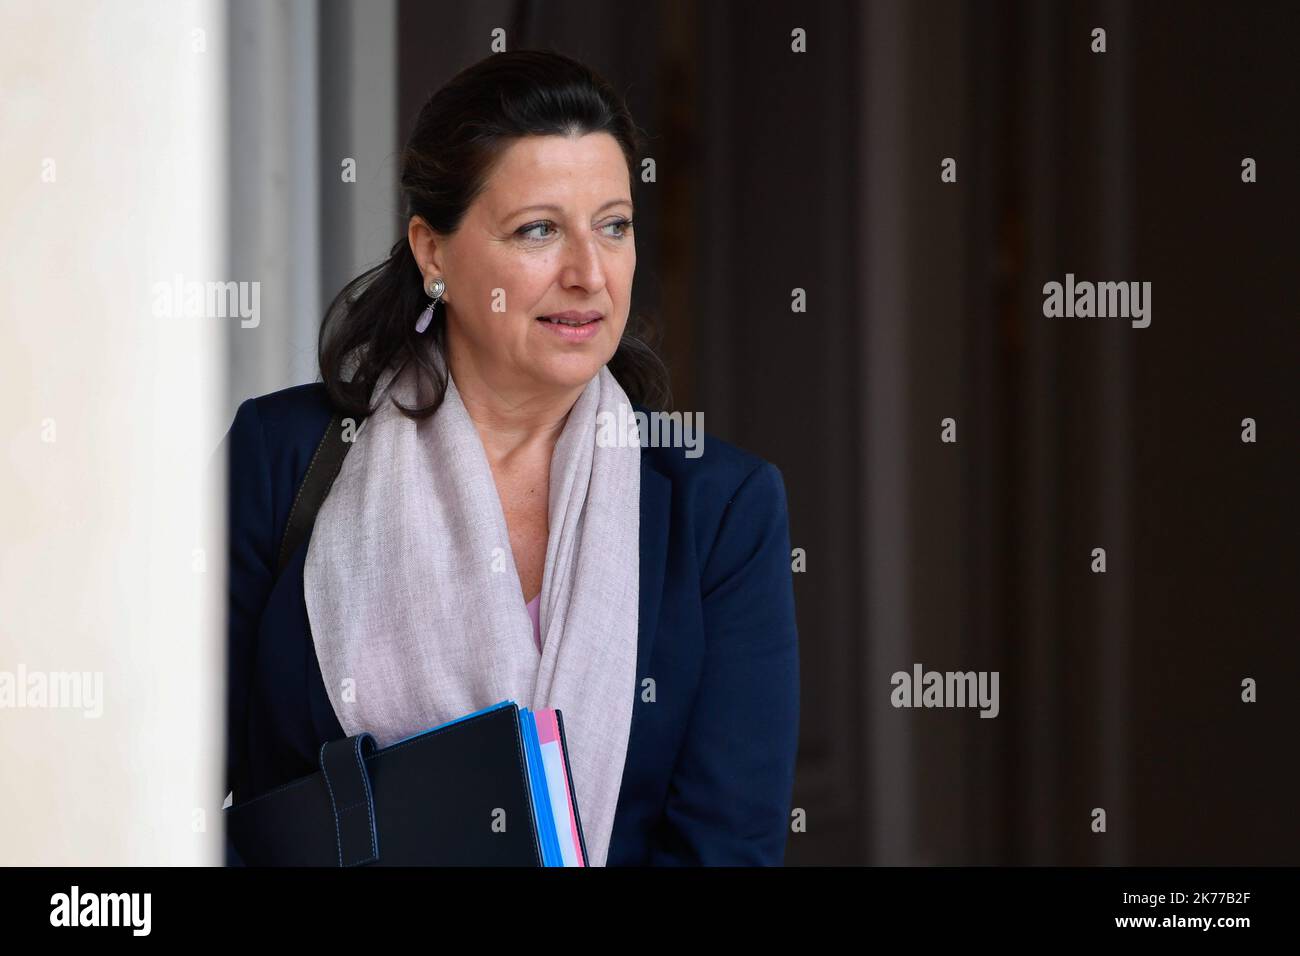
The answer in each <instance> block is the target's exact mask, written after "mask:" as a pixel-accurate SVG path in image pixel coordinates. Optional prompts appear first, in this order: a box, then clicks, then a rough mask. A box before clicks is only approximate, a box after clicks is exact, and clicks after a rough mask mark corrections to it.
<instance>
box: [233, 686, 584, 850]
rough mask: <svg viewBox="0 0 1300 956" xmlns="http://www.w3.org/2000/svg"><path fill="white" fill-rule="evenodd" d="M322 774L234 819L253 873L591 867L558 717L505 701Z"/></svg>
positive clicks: (361, 751)
mask: <svg viewBox="0 0 1300 956" xmlns="http://www.w3.org/2000/svg"><path fill="white" fill-rule="evenodd" d="M319 763H320V770H319V771H318V772H316V773H314V774H311V775H309V776H305V777H301V778H299V779H298V780H295V781H292V782H291V783H288V784H285V785H284V786H282V787H279V788H276V789H275V790H271V791H268V792H267V793H264V794H260V795H258V796H255V797H253V798H252V799H249V800H241V801H240V802H238V803H235V804H234V805H233V806H231V807H229V808H228V809H227V810H226V811H224V813H225V822H226V833H227V842H228V846H229V848H230V850H231V851H232V852H231V854H230V855H231V857H232V858H234V859H235V860H238V861H239V862H242V863H245V864H247V865H254V866H361V865H376V866H493V865H504V866H585V865H586V859H587V854H586V844H585V840H584V838H583V835H582V822H581V818H580V817H579V815H578V801H577V795H576V793H575V791H574V788H573V777H572V773H571V772H570V769H569V755H568V745H567V741H566V738H565V735H564V718H563V715H562V714H561V713H560V711H559V710H554V709H548V710H541V711H531V710H529V709H527V708H519V707H518V706H516V704H515V703H514V701H510V700H505V701H501V702H500V703H498V704H495V705H494V706H492V707H487V708H484V709H483V710H478V711H475V712H474V713H472V714H466V715H465V716H464V717H459V718H457V719H456V720H452V721H448V722H447V723H445V724H440V725H438V726H437V727H431V728H429V729H428V730H425V731H421V732H420V733H418V734H412V735H411V736H409V737H405V738H403V739H401V740H398V741H396V742H394V743H392V744H390V745H389V746H387V747H385V748H383V749H382V750H380V749H378V748H377V747H376V745H375V740H374V738H373V737H372V736H371V735H370V734H367V733H361V734H357V735H355V736H352V737H346V738H341V739H339V740H335V741H330V742H328V743H326V744H325V745H323V746H322V747H321V750H320V760H319Z"/></svg>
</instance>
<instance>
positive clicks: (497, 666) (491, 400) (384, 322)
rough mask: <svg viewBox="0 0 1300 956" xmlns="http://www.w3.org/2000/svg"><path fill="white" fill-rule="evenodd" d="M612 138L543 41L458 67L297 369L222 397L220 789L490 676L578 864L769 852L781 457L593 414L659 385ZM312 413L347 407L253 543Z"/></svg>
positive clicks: (779, 621)
mask: <svg viewBox="0 0 1300 956" xmlns="http://www.w3.org/2000/svg"><path fill="white" fill-rule="evenodd" d="M638 145H639V141H638V134H637V130H636V127H635V125H634V123H633V121H632V119H631V117H630V116H629V114H628V112H627V109H626V107H625V106H624V105H623V103H622V102H621V101H620V99H619V98H618V96H617V95H616V94H615V93H614V92H613V91H612V90H611V89H610V87H609V86H608V85H607V84H606V83H605V82H604V81H603V80H602V79H600V78H599V77H597V76H596V75H594V74H593V73H592V71H590V70H589V69H587V68H586V67H584V66H582V65H580V64H578V63H576V62H574V61H572V60H570V59H567V58H565V57H562V56H560V55H557V54H553V53H544V52H513V53H503V54H498V55H495V56H492V57H490V58H489V59H487V60H484V61H483V62H481V63H479V64H477V65H475V66H473V67H471V68H469V69H467V70H465V71H464V72H462V73H461V74H460V75H458V76H457V77H455V78H454V79H453V80H452V81H451V82H450V83H448V84H447V85H446V86H445V87H443V88H442V89H441V90H439V91H438V92H437V93H436V94H435V95H434V96H432V97H431V98H430V100H429V101H428V102H427V103H426V104H425V106H424V108H423V109H422V111H421V113H420V116H419V119H418V122H417V124H416V128H415V131H414V132H413V134H412V136H411V139H410V142H409V143H408V144H407V146H406V149H405V151H404V153H403V158H402V177H401V183H402V193H403V199H404V203H405V207H406V213H407V215H406V217H405V218H406V221H407V224H408V232H407V236H406V237H405V238H404V239H403V240H402V241H400V242H399V243H398V244H397V245H396V246H394V248H393V250H392V253H391V255H390V257H389V258H388V259H387V260H386V261H385V262H383V263H382V264H381V265H379V266H377V267H376V268H374V269H371V270H369V271H368V272H366V273H364V274H363V275H361V276H360V277H358V278H357V279H356V280H354V281H353V282H352V283H350V284H349V285H348V286H347V287H346V288H345V289H344V290H343V291H342V292H341V293H340V294H339V296H338V297H337V298H336V299H335V301H334V303H333V304H332V305H331V307H330V309H329V310H328V312H327V313H326V316H325V320H324V322H323V324H322V328H321V336H320V365H321V375H322V378H323V381H322V382H320V383H317V384H313V385H303V386H298V387H295V388H289V389H285V390H283V391H279V392H275V393H273V394H270V395H265V396H262V397H260V398H255V399H250V400H248V401H245V402H244V403H243V404H242V405H241V406H240V408H239V411H238V413H237V415H236V417H235V421H234V424H233V425H232V426H231V430H230V433H229V435H228V436H227V444H228V448H229V456H230V457H229V461H230V489H231V499H230V543H231V564H230V634H229V728H228V730H229V733H228V748H229V751H228V780H229V787H228V789H230V790H232V791H233V795H234V800H235V802H236V803H238V802H241V801H243V800H246V799H248V798H251V797H253V796H255V795H257V794H259V793H262V792H264V791H266V790H269V789H271V788H274V787H276V786H278V785H280V784H283V783H285V782H287V781H289V780H292V779H294V778H296V777H300V776H302V775H304V774H309V773H312V772H314V771H315V770H316V763H315V761H316V756H317V754H318V751H319V748H320V745H321V743H322V742H324V741H327V740H333V739H337V738H339V737H342V736H344V735H345V734H346V735H352V734H355V733H357V732H359V731H361V730H367V731H369V732H370V733H372V734H374V735H375V737H376V739H377V742H378V743H379V745H380V746H381V747H382V746H385V745H387V744H388V743H390V742H392V741H394V740H397V739H400V738H402V737H406V736H409V735H411V734H415V733H418V732H420V731H422V730H424V729H427V728H429V727H432V726H435V725H437V724H439V723H443V722H445V721H447V720H452V719H455V718H456V717H459V716H462V715H464V714H466V713H469V712H471V711H474V710H478V709H480V708H483V707H486V706H489V705H491V704H494V703H496V702H498V701H500V700H503V699H507V698H509V699H513V700H515V701H516V702H517V703H519V704H520V705H521V706H531V707H534V708H542V707H558V708H559V709H560V710H561V711H562V712H563V713H564V715H565V722H566V731H567V736H568V741H569V751H570V760H571V764H572V772H573V776H574V786H575V790H576V793H577V798H578V806H579V810H580V813H581V815H582V819H583V825H584V830H585V835H586V841H587V850H588V856H589V859H590V862H591V863H592V864H594V865H605V864H610V865H620V864H779V863H781V862H782V858H783V853H784V847H785V834H786V832H787V826H788V821H789V813H790V810H791V807H790V799H791V793H792V786H793V776H794V762H795V752H796V749H797V739H798V693H799V691H798V656H797V636H796V629H795V616H794V600H793V589H792V585H791V578H790V568H789V563H788V562H789V555H790V547H789V532H788V528H787V517H786V510H785V492H784V486H783V483H782V479H781V475H780V473H779V472H778V471H777V469H776V468H775V467H774V466H772V465H771V464H768V463H767V462H764V461H763V460H761V459H759V458H757V457H755V456H753V455H751V454H749V453H747V452H744V451H741V450H740V449H737V448H735V447H733V446H731V445H728V444H726V443H725V442H722V441H719V440H717V439H712V438H706V439H705V442H704V448H703V454H698V453H693V454H691V455H689V456H688V455H687V454H686V453H685V451H684V449H682V448H681V447H656V446H654V445H653V444H651V443H646V444H645V445H643V444H642V443H641V442H640V440H639V439H640V436H639V435H638V433H637V429H636V428H631V429H625V430H623V431H621V432H617V433H616V432H614V431H611V430H610V429H608V428H605V427H603V426H606V425H608V424H609V423H611V422H625V421H627V420H629V419H630V418H631V415H630V414H629V409H628V407H627V406H628V404H629V403H630V404H631V406H632V408H633V409H635V410H636V411H639V412H642V413H648V412H650V411H651V410H652V409H657V408H658V407H659V405H660V403H661V402H662V401H663V399H664V396H665V395H666V381H665V379H666V373H665V371H664V368H663V365H662V363H660V362H659V360H658V359H657V358H656V357H655V355H654V353H653V351H651V350H650V349H649V348H648V347H647V346H646V345H645V344H644V343H642V342H641V341H640V340H639V339H638V338H637V337H636V336H635V335H634V334H633V331H632V330H631V329H629V328H628V327H627V324H628V314H629V310H630V303H631V292H632V279H633V273H634V271H635V268H636V245H635V240H634V239H633V234H632V231H631V230H632V216H633V205H632V189H631V187H632V185H633V175H632V171H633V170H634V169H635V168H636V155H637V150H638ZM620 406H622V408H620ZM620 412H621V413H622V417H619V416H620ZM336 413H337V414H341V415H344V416H347V417H350V418H352V419H354V421H356V422H360V423H361V424H360V427H359V429H358V430H357V431H356V434H355V436H354V440H353V442H352V445H351V446H350V450H349V452H348V454H347V457H346V458H345V459H344V461H343V465H342V467H341V469H340V470H339V472H338V475H337V478H336V479H335V480H334V482H333V485H332V486H331V487H330V490H329V493H328V496H327V497H326V498H325V500H324V503H323V505H322V506H321V507H320V511H319V513H318V514H317V516H316V518H315V523H314V525H313V526H312V527H311V530H310V534H309V536H308V537H307V541H306V543H305V544H303V545H301V546H298V547H297V548H295V549H292V552H291V553H290V550H289V549H286V553H285V554H284V555H283V558H284V567H283V571H282V572H279V563H280V562H279V561H278V560H277V559H278V558H279V557H280V555H278V554H277V551H278V549H279V547H280V545H281V542H282V539H283V538H284V531H285V526H286V519H287V516H288V514H289V511H290V509H291V508H292V506H293V504H294V501H295V496H296V495H297V494H298V489H299V488H300V487H302V485H303V483H304V478H305V477H307V476H308V473H309V472H310V470H311V468H312V464H313V461H312V458H313V454H314V453H315V451H316V449H317V446H318V444H319V443H320V441H321V438H322V435H323V434H324V433H325V430H326V426H327V424H328V423H329V422H330V420H331V416H332V415H334V414H336ZM612 434H618V435H620V436H621V437H622V439H628V440H617V441H611V440H610V436H611V435H612ZM318 477H319V476H318Z"/></svg>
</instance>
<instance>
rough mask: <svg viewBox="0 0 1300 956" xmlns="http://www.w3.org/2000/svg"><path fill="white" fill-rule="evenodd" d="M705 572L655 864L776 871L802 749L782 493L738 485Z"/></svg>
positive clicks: (780, 488) (759, 484)
mask: <svg viewBox="0 0 1300 956" xmlns="http://www.w3.org/2000/svg"><path fill="white" fill-rule="evenodd" d="M703 568H704V569H703V572H702V574H701V582H700V583H701V595H702V600H703V609H704V610H703V613H704V639H705V643H706V647H705V658H704V669H703V673H702V675H701V683H700V687H699V689H698V691H697V696H696V699H695V701H694V702H693V704H692V710H691V716H690V719H689V722H688V725H687V731H686V737H685V741H684V743H683V745H682V752H681V753H680V755H679V757H678V762H677V766H676V768H675V769H674V771H673V776H672V779H671V781H670V783H669V788H668V797H667V801H666V805H665V807H664V821H663V826H662V828H661V831H660V833H661V837H660V839H659V840H658V841H657V843H656V845H655V846H654V847H653V848H652V851H651V855H650V861H649V862H650V863H651V864H652V865H660V866H662V865H692V866H700V865H704V866H709V865H724V866H756V865H762V866H779V865H781V864H782V862H783V861H784V855H785V842H786V834H787V833H788V832H789V826H790V816H789V814H790V803H791V799H792V796H793V790H794V768H795V757H796V754H797V751H798V747H799V652H798V633H797V629H796V624H795V609H794V584H793V579H792V578H791V572H790V531H789V519H788V517H787V513H786V494H785V485H784V482H783V480H782V476H781V472H780V471H779V470H778V469H777V468H776V466H774V465H772V464H770V463H768V462H763V463H762V464H761V465H759V466H758V467H757V468H755V469H754V470H753V471H752V472H750V473H749V475H748V476H747V477H746V478H745V479H744V480H743V481H742V482H741V483H740V485H739V487H738V488H737V489H736V491H735V493H734V494H733V496H732V498H731V501H730V502H729V503H728V505H727V508H726V511H725V512H724V514H723V518H722V522H721V525H720V527H719V530H718V533H717V538H716V541H715V543H714V545H713V548H712V551H711V552H710V554H709V557H708V559H707V561H706V562H705V563H704V566H703Z"/></svg>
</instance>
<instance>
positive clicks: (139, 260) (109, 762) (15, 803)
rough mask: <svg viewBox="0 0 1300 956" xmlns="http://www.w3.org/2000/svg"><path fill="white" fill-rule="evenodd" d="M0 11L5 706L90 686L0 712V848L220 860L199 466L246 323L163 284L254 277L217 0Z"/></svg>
mask: <svg viewBox="0 0 1300 956" xmlns="http://www.w3.org/2000/svg"><path fill="white" fill-rule="evenodd" d="M0 20H3V22H4V24H5V28H4V30H3V31H0V88H2V89H3V102H4V107H3V110H2V111H0V141H3V143H4V149H3V151H0V355H3V356H4V371H3V374H0V406H2V407H3V409H4V413H3V418H2V419H0V422H2V424H0V450H2V451H3V458H4V460H3V464H2V466H0V702H4V701H5V698H4V697H3V694H4V687H3V683H4V682H5V681H8V682H9V687H10V689H14V685H15V683H16V682H17V681H18V679H19V678H22V677H26V678H27V679H26V680H25V681H23V683H24V684H26V685H27V686H28V688H29V689H34V686H33V685H32V684H31V683H30V682H31V681H32V680H33V675H43V676H45V677H48V676H49V675H51V674H66V675H69V676H70V677H72V679H73V680H81V681H83V682H82V683H80V684H77V685H75V686H77V687H79V688H80V689H81V690H83V691H89V692H90V693H91V697H89V698H85V699H83V700H82V701H81V702H80V703H81V706H79V707H78V706H61V707H51V706H35V705H34V704H35V702H34V701H33V700H31V699H30V698H29V699H27V700H26V701H25V703H26V704H27V706H16V704H18V703H24V702H23V701H22V700H21V698H18V697H15V698H13V699H11V700H9V701H7V702H6V705H5V706H0V767H3V771H0V864H141V863H163V864H195V863H204V862H216V861H218V860H219V859H220V856H219V852H218V849H217V848H218V845H219V842H218V837H219V834H220V820H219V817H218V814H219V810H220V806H221V799H222V796H223V795H224V790H223V789H222V788H221V782H222V781H221V769H220V765H221V723H220V719H219V717H220V710H219V708H220V704H221V697H222V693H223V690H222V681H221V672H222V656H221V655H222V645H221V643H220V640H219V636H220V631H221V619H220V617H219V615H220V613H221V607H220V604H219V603H218V602H217V601H216V600H214V596H216V595H220V594H221V593H222V590H223V581H222V578H221V575H222V574H223V573H224V562H223V561H220V560H218V556H219V555H221V554H222V553H223V545H222V542H221V540H220V539H219V538H218V537H216V536H215V535H214V532H216V531H217V530H218V529H219V528H220V527H221V522H220V521H218V520H214V518H216V517H217V515H216V513H215V510H214V509H216V508H217V507H219V498H218V496H217V495H216V494H215V493H214V489H213V488H212V487H210V486H208V485H205V481H206V479H207V466H208V464H209V458H210V456H211V454H212V451H213V449H214V448H215V447H216V444H217V441H218V440H219V438H220V431H219V430H220V429H224V427H225V425H226V424H228V423H227V422H225V421H223V420H222V419H223V417H224V416H223V415H222V413H221V401H222V400H223V395H222V386H221V378H220V373H221V372H222V368H223V362H224V354H223V342H224V340H225V336H224V334H223V332H224V327H225V325H226V324H228V323H230V322H232V321H234V322H238V321H239V319H238V318H234V319H226V318H217V317H213V316H206V317H205V316H197V317H187V316H186V315H185V314H184V312H183V310H181V309H176V310H173V313H172V314H157V312H164V313H166V311H167V309H166V306H165V303H163V302H160V301H159V299H158V296H157V295H156V293H157V291H158V289H157V287H156V286H155V283H160V282H162V283H171V282H173V281H174V280H175V277H176V276H177V275H178V274H179V275H180V276H182V277H183V281H187V282H188V281H197V282H205V283H206V282H217V281H224V280H226V279H228V278H243V277H231V276H226V275H225V274H224V272H225V264H224V262H223V259H224V255H225V253H224V243H223V239H222V237H223V233H224V221H223V217H224V209H225V205H224V201H223V190H224V185H223V183H224V175H225V173H224V169H223V164H224V157H225V152H224V150H223V149H222V148H221V146H222V139H223V136H224V130H223V128H222V122H223V120H222V118H223V117H224V115H225V109H224V105H223V103H222V102H221V96H222V84H223V70H224V66H223V64H224V51H223V50H222V46H221V45H222V43H223V42H224V38H223V36H222V34H223V32H224V10H223V8H222V7H221V6H220V5H219V4H217V3H215V2H205V0H153V2H133V3H123V4H92V3H87V2H60V3H16V2H4V3H0ZM199 31H201V32H199ZM156 307H157V308H156ZM73 675H80V678H78V677H74V676H73ZM87 675H88V676H87ZM39 679H40V676H37V677H36V678H35V680H38V681H39ZM97 683H98V686H99V687H100V689H101V693H102V696H98V698H97V699H95V694H94V691H95V688H96V685H97ZM67 686H68V687H69V688H71V687H73V686H74V685H72V684H69V685H67ZM54 702H55V701H51V700H47V703H54ZM62 702H63V703H65V704H67V703H75V701H73V700H72V699H70V698H68V699H64V700H63V701H62ZM96 710H98V711H100V713H99V715H98V716H94V712H95V711H96Z"/></svg>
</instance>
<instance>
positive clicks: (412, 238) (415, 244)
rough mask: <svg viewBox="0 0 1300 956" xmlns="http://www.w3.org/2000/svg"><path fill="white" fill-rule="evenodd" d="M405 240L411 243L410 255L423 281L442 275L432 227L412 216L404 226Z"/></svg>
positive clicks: (436, 241)
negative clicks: (413, 258)
mask: <svg viewBox="0 0 1300 956" xmlns="http://www.w3.org/2000/svg"><path fill="white" fill-rule="evenodd" d="M406 240H407V242H409V243H410V245H411V255H413V256H414V257H415V264H416V265H417V266H419V267H420V275H421V276H422V277H423V278H424V280H425V281H428V280H429V279H432V278H433V277H434V276H440V275H442V269H441V267H440V264H439V262H438V259H439V255H438V252H439V250H438V240H437V236H436V234H435V233H434V231H433V228H432V227H431V226H430V225H429V224H428V223H427V222H425V221H424V220H423V219H421V218H420V217H419V216H412V217H411V221H410V222H409V223H408V224H407V226H406Z"/></svg>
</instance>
